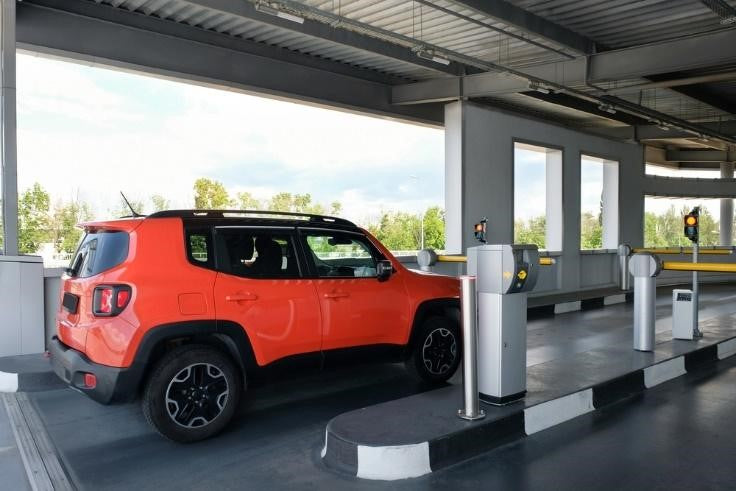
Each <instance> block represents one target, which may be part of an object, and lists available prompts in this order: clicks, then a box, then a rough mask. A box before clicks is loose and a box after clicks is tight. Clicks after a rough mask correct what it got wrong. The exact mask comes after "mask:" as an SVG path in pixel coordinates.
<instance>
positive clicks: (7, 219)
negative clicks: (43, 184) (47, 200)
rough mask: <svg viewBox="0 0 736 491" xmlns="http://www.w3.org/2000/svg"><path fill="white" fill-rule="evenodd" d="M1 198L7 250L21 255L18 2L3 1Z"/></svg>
mask: <svg viewBox="0 0 736 491" xmlns="http://www.w3.org/2000/svg"><path fill="white" fill-rule="evenodd" d="M0 86H1V89H0V91H1V94H0V99H1V100H0V124H1V125H2V128H1V129H0V146H1V148H0V160H2V167H1V168H0V180H1V181H2V187H1V188H0V196H1V197H2V202H3V206H2V218H3V234H4V238H3V239H4V240H3V249H4V252H5V254H6V255H8V256H16V255H18V175H17V174H18V172H17V169H18V163H17V155H16V143H17V142H16V128H15V0H0Z"/></svg>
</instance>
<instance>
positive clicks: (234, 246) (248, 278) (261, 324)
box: [214, 226, 322, 365]
mask: <svg viewBox="0 0 736 491" xmlns="http://www.w3.org/2000/svg"><path fill="white" fill-rule="evenodd" d="M295 240H296V238H295V234H294V229H293V228H289V227H269V228H254V227H233V226H222V227H216V228H215V251H216V256H217V270H218V274H217V278H216V280H215V292H214V295H215V308H216V311H217V319H218V321H232V322H236V323H238V324H240V325H241V326H242V327H243V328H245V330H246V332H247V333H248V337H249V339H250V341H251V344H252V346H253V351H254V354H255V356H256V361H257V362H258V364H259V365H266V364H269V363H272V362H274V361H277V360H281V359H284V358H286V357H290V356H293V355H307V356H306V357H304V358H300V359H301V360H302V361H304V360H305V359H307V358H308V359H311V360H312V361H314V363H315V364H316V363H318V362H319V360H320V358H321V357H320V344H321V337H322V334H321V319H320V306H319V301H318V299H317V293H316V289H315V285H314V280H312V279H309V278H304V277H303V275H302V274H301V267H302V266H301V265H300V264H299V261H298V259H297V255H296V247H295ZM309 355H311V357H310V356H309Z"/></svg>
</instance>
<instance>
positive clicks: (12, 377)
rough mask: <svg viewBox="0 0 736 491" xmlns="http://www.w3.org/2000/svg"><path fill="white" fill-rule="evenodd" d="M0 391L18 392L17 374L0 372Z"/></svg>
mask: <svg viewBox="0 0 736 491" xmlns="http://www.w3.org/2000/svg"><path fill="white" fill-rule="evenodd" d="M0 392H18V374H17V373H7V372H0Z"/></svg>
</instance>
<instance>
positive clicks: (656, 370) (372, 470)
mask: <svg viewBox="0 0 736 491" xmlns="http://www.w3.org/2000/svg"><path fill="white" fill-rule="evenodd" d="M734 354H736V338H732V339H729V340H727V341H723V342H721V343H718V344H713V345H710V346H707V347H705V348H701V349H699V350H696V351H692V352H690V353H686V354H685V355H683V356H678V357H677V358H673V359H671V360H667V361H663V362H661V363H658V364H656V365H652V366H649V367H646V368H644V369H642V370H636V371H634V372H631V373H628V374H626V375H623V376H621V377H619V378H617V379H613V380H609V381H607V382H603V383H601V384H598V385H597V386H595V387H593V388H589V389H585V390H582V391H579V392H575V393H573V394H569V395H566V396H563V397H560V398H557V399H553V400H551V401H547V402H544V403H541V404H538V405H536V406H532V407H530V408H526V409H524V410H523V411H520V412H519V413H518V414H515V415H510V416H509V417H506V418H503V419H500V420H498V421H496V422H494V424H488V425H479V426H478V427H477V428H476V430H474V432H473V431H468V432H466V433H467V434H459V435H456V436H457V438H450V440H452V441H450V440H448V439H447V438H438V439H437V440H433V441H431V442H422V443H418V444H412V445H398V446H387V447H368V446H363V445H356V447H357V472H356V477H359V478H362V479H372V480H383V481H393V480H398V479H408V478H412V477H420V476H423V475H426V474H429V473H431V472H432V471H433V470H438V469H441V468H444V467H447V466H448V465H451V464H453V463H457V462H460V461H463V460H466V459H468V458H472V457H474V456H477V455H480V454H481V453H483V452H485V451H488V450H490V449H492V448H494V447H497V446H498V445H501V444H503V443H504V439H507V438H511V437H523V436H524V435H532V434H534V433H538V432H540V431H543V430H546V429H548V428H551V427H553V426H556V425H558V424H561V423H564V422H566V421H569V420H571V419H574V418H577V417H578V416H582V415H584V414H587V413H590V412H593V411H595V410H596V409H597V408H601V407H603V406H605V405H608V404H612V403H614V402H618V401H620V400H622V399H624V398H626V397H628V396H630V395H633V394H637V393H641V392H644V391H646V390H647V389H649V388H653V387H656V386H657V385H659V384H662V383H664V382H666V381H668V380H672V379H675V378H677V377H680V376H682V375H685V374H686V373H687V372H688V371H690V370H692V369H694V368H695V367H697V366H698V365H701V364H703V363H707V362H711V361H716V360H718V359H724V358H727V357H729V356H732V355H734ZM0 373H2V372H0ZM522 425H523V428H524V431H523V433H522V432H521V431H520V430H519V427H520V426H522ZM475 433H478V435H476V434H475ZM330 436H332V438H330ZM479 438H480V440H484V441H485V445H484V444H481V443H480V441H479ZM328 439H329V440H331V441H332V442H334V441H335V439H338V440H339V438H338V437H336V436H335V435H330V433H329V431H327V434H326V436H325V447H324V448H323V449H322V456H323V458H324V456H325V455H326V454H327V453H328V446H327V441H328ZM494 439H496V440H497V441H496V442H495V443H494V442H493V441H492V440H494ZM463 442H464V443H465V444H463ZM344 443H345V444H346V445H349V444H348V442H344ZM450 443H451V444H450ZM331 446H332V445H331ZM486 447H487V448H486ZM330 451H332V450H330ZM453 454H454V455H453Z"/></svg>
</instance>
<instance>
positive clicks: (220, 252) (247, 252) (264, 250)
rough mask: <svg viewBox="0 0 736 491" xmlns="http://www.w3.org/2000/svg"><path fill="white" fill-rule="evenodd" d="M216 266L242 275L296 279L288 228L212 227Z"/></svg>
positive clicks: (227, 271)
mask: <svg viewBox="0 0 736 491" xmlns="http://www.w3.org/2000/svg"><path fill="white" fill-rule="evenodd" d="M216 231H217V233H216V239H215V244H216V251H217V252H216V253H217V269H218V270H219V271H222V272H223V273H228V274H232V275H235V276H242V277H244V278H298V277H299V265H298V263H297V259H296V253H295V249H294V238H293V236H292V232H291V231H290V230H270V229H262V230H261V229H253V228H242V227H241V228H238V227H217V228H216Z"/></svg>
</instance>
